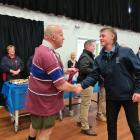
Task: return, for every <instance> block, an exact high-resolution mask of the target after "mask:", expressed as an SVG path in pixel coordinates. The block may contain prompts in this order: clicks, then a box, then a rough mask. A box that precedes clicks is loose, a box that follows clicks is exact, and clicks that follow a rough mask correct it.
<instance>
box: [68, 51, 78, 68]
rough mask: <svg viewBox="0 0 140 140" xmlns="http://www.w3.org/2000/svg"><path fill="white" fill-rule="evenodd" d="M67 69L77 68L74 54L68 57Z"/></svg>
mask: <svg viewBox="0 0 140 140" xmlns="http://www.w3.org/2000/svg"><path fill="white" fill-rule="evenodd" d="M68 68H77V61H76V54H75V53H74V52H72V53H71V55H70V60H68Z"/></svg>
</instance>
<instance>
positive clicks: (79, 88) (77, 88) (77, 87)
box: [72, 84, 83, 94]
mask: <svg viewBox="0 0 140 140" xmlns="http://www.w3.org/2000/svg"><path fill="white" fill-rule="evenodd" d="M82 90H83V88H82V86H81V84H76V85H73V91H72V92H74V93H75V94H79V93H81V91H82Z"/></svg>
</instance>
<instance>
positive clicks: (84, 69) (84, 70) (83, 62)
mask: <svg viewBox="0 0 140 140" xmlns="http://www.w3.org/2000/svg"><path fill="white" fill-rule="evenodd" d="M78 69H79V71H80V73H81V74H82V75H88V74H89V73H90V72H92V70H93V68H92V67H91V62H90V60H88V59H87V57H86V56H83V57H81V58H80V61H79V62H78Z"/></svg>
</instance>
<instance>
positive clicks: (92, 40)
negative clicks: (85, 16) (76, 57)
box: [84, 39, 96, 48]
mask: <svg viewBox="0 0 140 140" xmlns="http://www.w3.org/2000/svg"><path fill="white" fill-rule="evenodd" d="M92 43H96V40H94V39H90V40H87V41H85V43H84V48H85V47H86V46H87V45H90V44H92Z"/></svg>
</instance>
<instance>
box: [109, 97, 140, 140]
mask: <svg viewBox="0 0 140 140" xmlns="http://www.w3.org/2000/svg"><path fill="white" fill-rule="evenodd" d="M121 106H123V108H124V111H125V115H126V119H127V123H128V125H129V128H130V130H131V133H132V135H133V139H134V140H140V123H139V117H138V103H133V102H132V101H114V100H107V101H106V115H107V130H108V140H117V119H118V114H119V111H120V108H121ZM122 125H123V124H122Z"/></svg>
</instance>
